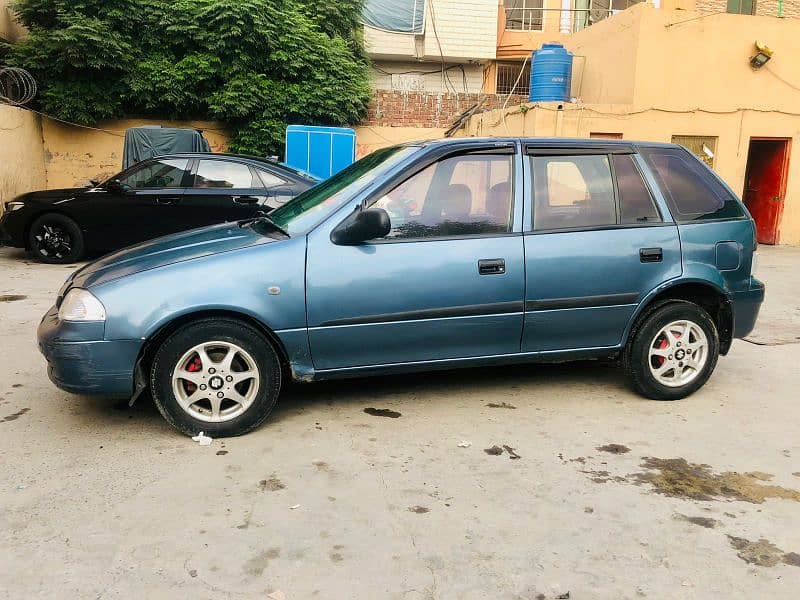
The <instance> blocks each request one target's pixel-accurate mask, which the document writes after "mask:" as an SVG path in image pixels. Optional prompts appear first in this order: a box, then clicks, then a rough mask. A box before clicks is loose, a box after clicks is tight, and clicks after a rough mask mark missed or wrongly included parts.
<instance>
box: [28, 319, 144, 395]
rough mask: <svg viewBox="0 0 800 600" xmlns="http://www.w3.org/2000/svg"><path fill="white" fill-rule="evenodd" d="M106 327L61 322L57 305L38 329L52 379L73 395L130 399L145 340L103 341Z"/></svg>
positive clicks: (95, 324)
mask: <svg viewBox="0 0 800 600" xmlns="http://www.w3.org/2000/svg"><path fill="white" fill-rule="evenodd" d="M103 328H104V327H103V324H102V323H65V322H63V321H59V320H58V316H57V311H56V309H55V307H53V308H51V309H50V311H49V312H48V313H47V314H46V315H45V316H44V318H43V319H42V322H41V323H40V324H39V329H38V332H37V337H38V341H39V350H40V352H41V353H42V354H43V355H44V357H45V359H47V374H48V376H49V377H50V381H52V382H53V383H54V384H55V385H56V386H58V387H59V388H61V389H62V390H64V391H67V392H70V393H73V394H84V395H103V396H109V397H114V398H129V397H130V396H131V395H132V394H133V389H134V384H133V372H134V366H135V364H136V360H137V358H138V356H139V351H140V350H141V347H142V343H143V342H142V341H141V340H103V339H102V331H103ZM98 334H99V335H98ZM81 337H84V338H87V339H78V338H81ZM98 337H99V338H100V339H93V338H98Z"/></svg>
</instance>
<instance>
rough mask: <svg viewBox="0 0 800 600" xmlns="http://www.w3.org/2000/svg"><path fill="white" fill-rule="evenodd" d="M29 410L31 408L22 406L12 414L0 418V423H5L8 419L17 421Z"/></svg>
mask: <svg viewBox="0 0 800 600" xmlns="http://www.w3.org/2000/svg"><path fill="white" fill-rule="evenodd" d="M29 410H30V408H21V409H20V410H18V411H17V412H15V413H11V414H10V415H7V416H5V417H3V418H2V419H0V423H5V422H6V421H16V420H17V419H19V418H20V417H21V416H22V415H24V414H25V413H26V412H28V411H29Z"/></svg>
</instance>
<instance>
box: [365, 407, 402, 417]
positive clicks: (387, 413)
mask: <svg viewBox="0 0 800 600" xmlns="http://www.w3.org/2000/svg"><path fill="white" fill-rule="evenodd" d="M364 412H365V413H367V414H368V415H372V416H373V417H389V418H390V419H396V418H397V417H402V416H403V415H401V414H400V413H399V412H397V411H394V410H389V409H388V408H372V407H369V408H365V409H364Z"/></svg>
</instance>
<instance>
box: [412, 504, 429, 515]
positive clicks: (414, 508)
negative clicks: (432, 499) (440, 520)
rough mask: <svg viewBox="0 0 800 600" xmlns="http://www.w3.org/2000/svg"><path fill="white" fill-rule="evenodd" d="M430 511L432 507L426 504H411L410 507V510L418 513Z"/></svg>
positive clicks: (422, 513)
mask: <svg viewBox="0 0 800 600" xmlns="http://www.w3.org/2000/svg"><path fill="white" fill-rule="evenodd" d="M430 511H431V509H430V508H427V507H425V506H409V507H408V512H413V513H416V514H418V515H424V514H425V513H426V512H430Z"/></svg>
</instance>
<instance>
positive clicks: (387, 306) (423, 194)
mask: <svg viewBox="0 0 800 600" xmlns="http://www.w3.org/2000/svg"><path fill="white" fill-rule="evenodd" d="M515 150H516V145H515V144H513V143H506V144H505V145H504V146H500V147H498V145H492V146H490V147H476V148H472V149H471V150H470V151H469V152H460V153H456V154H447V155H444V156H438V157H436V158H435V159H433V158H430V157H429V158H427V159H423V163H422V164H420V165H418V166H417V167H416V168H414V169H410V170H408V171H406V172H405V173H404V174H402V175H400V176H398V177H399V178H400V179H397V180H393V181H390V182H387V185H386V186H384V187H383V188H381V189H380V190H379V191H378V192H377V193H376V194H375V195H374V196H373V197H371V198H369V199H368V200H367V201H366V202H365V206H374V207H378V208H383V209H385V210H386V211H387V212H388V214H389V216H390V219H391V231H390V233H389V235H387V236H386V237H385V238H382V239H376V240H373V241H370V242H367V243H363V244H360V245H356V246H338V245H335V244H333V243H332V242H331V239H330V232H329V230H327V229H325V228H318V229H317V230H315V231H313V232H312V233H311V234H310V235H309V241H308V254H307V272H306V290H307V291H306V293H307V310H308V326H309V340H310V344H311V352H312V357H313V360H314V365H315V368H316V369H318V370H330V369H339V368H351V367H363V366H369V365H386V364H393V363H410V362H416V361H436V360H446V359H457V358H466V357H478V356H488V355H498V354H510V353H516V352H518V351H519V344H520V334H521V332H522V300H523V295H524V292H523V286H524V263H523V245H522V237H521V235H520V232H521V223H522V206H521V202H520V201H519V199H521V193H522V190H521V177H520V171H519V164H518V163H519V161H520V158H519V156H518V155H517V153H516V151H515Z"/></svg>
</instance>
